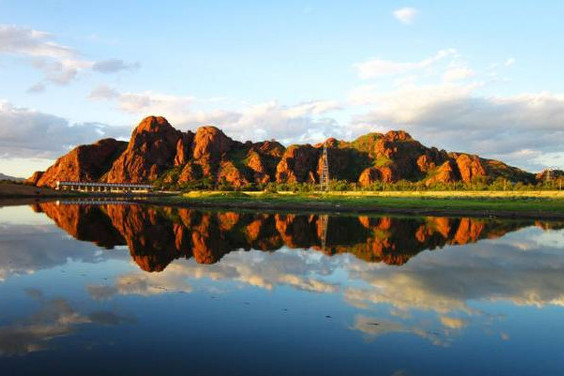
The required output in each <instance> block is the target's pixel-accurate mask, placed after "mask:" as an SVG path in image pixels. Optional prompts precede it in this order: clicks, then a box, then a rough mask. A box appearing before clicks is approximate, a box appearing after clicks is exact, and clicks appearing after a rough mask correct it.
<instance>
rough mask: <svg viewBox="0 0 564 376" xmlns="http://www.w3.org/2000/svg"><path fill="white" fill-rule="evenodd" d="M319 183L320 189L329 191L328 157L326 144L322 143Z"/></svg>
mask: <svg viewBox="0 0 564 376" xmlns="http://www.w3.org/2000/svg"><path fill="white" fill-rule="evenodd" d="M319 184H320V186H321V190H322V191H329V158H328V157H327V145H323V154H322V156H321V176H320V177H319Z"/></svg>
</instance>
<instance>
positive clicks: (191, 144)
mask: <svg viewBox="0 0 564 376" xmlns="http://www.w3.org/2000/svg"><path fill="white" fill-rule="evenodd" d="M323 145H326V146H327V149H328V159H329V175H330V177H331V179H338V180H347V181H349V182H358V183H359V184H360V185H361V186H367V185H370V184H373V183H374V182H377V181H382V182H397V181H400V180H407V181H411V182H422V183H424V184H426V185H433V184H436V183H451V182H458V181H462V182H470V181H472V180H474V179H477V178H486V179H496V178H498V177H504V178H506V179H509V180H510V181H513V182H523V183H534V182H536V181H537V178H536V176H535V175H534V174H532V173H529V172H526V171H523V170H521V169H519V168H516V167H512V166H509V165H507V164H505V163H503V162H501V161H497V160H492V159H486V158H482V157H480V156H478V155H473V154H467V153H457V152H447V151H445V150H440V149H437V148H436V147H427V146H424V145H422V144H421V143H420V142H419V141H417V140H415V139H413V138H412V137H411V136H410V135H409V134H408V133H406V132H405V131H401V130H400V131H390V132H387V133H385V134H382V133H369V134H366V135H363V136H361V137H359V138H357V139H356V140H353V141H342V140H336V139H334V138H330V139H328V140H326V141H325V142H324V143H320V144H317V145H310V144H305V145H291V146H288V147H287V148H286V147H284V146H283V145H282V144H280V143H278V142H276V141H263V142H251V141H247V142H239V141H235V140H233V139H231V138H230V137H228V136H227V135H225V134H224V133H223V132H222V131H221V130H220V129H218V128H216V127H213V126H205V127H201V128H198V130H197V131H196V132H195V133H194V132H191V131H187V132H181V131H179V130H177V129H175V128H173V127H172V126H171V125H170V124H169V123H168V121H167V120H166V119H165V118H163V117H155V116H150V117H147V118H145V119H143V120H142V121H141V123H140V124H139V125H138V126H137V128H135V130H134V131H133V133H132V135H131V139H130V141H129V143H127V142H123V141H116V140H114V139H104V140H100V141H98V142H96V143H95V144H91V145H81V146H78V147H76V148H75V149H73V150H72V151H70V152H69V153H67V154H66V155H64V156H62V157H60V158H59V159H58V160H57V161H56V162H55V164H54V165H52V166H51V167H49V169H47V171H45V172H36V173H34V175H33V176H32V177H30V178H29V179H28V181H29V182H31V183H34V184H36V185H38V186H51V187H53V186H55V184H56V182H57V180H70V181H103V182H110V183H117V182H135V183H141V182H155V181H157V180H158V181H162V182H165V183H179V184H185V183H194V182H199V181H207V182H220V183H222V184H230V185H232V186H234V187H244V186H247V185H249V184H265V183H268V182H277V183H294V182H312V183H314V182H318V181H319V176H320V174H321V168H322V162H321V155H322V150H323Z"/></svg>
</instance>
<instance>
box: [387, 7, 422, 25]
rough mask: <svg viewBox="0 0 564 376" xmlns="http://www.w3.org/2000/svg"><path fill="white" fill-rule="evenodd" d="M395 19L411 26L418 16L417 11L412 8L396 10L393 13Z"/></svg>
mask: <svg viewBox="0 0 564 376" xmlns="http://www.w3.org/2000/svg"><path fill="white" fill-rule="evenodd" d="M392 14H393V15H394V17H395V18H396V19H397V20H398V21H399V22H401V23H403V24H405V25H411V24H412V23H413V21H414V20H415V16H417V10H416V9H415V8H411V7H404V8H400V9H396V10H394V11H393V12H392Z"/></svg>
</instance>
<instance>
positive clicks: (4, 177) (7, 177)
mask: <svg viewBox="0 0 564 376" xmlns="http://www.w3.org/2000/svg"><path fill="white" fill-rule="evenodd" d="M0 180H14V181H23V180H25V179H24V178H16V177H15V176H10V175H5V174H3V173H1V172H0Z"/></svg>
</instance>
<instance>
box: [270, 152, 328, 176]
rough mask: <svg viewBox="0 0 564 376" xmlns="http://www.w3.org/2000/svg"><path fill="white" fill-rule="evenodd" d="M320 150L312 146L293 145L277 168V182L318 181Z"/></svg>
mask: <svg viewBox="0 0 564 376" xmlns="http://www.w3.org/2000/svg"><path fill="white" fill-rule="evenodd" d="M320 153H321V151H320V149H318V148H315V147H313V146H311V145H309V144H308V145H292V146H290V147H289V148H288V149H286V152H285V153H284V155H282V159H281V160H280V163H278V166H277V167H276V181H278V182H288V183H295V182H311V183H314V182H316V181H317V180H318V177H317V174H316V173H315V171H316V170H317V165H318V161H319V156H320Z"/></svg>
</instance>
